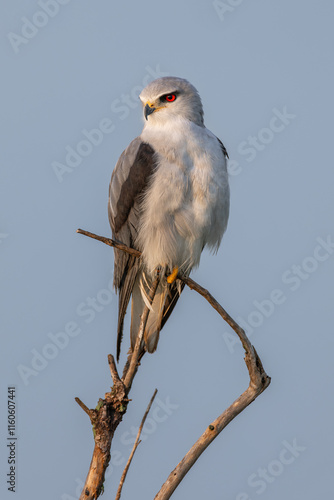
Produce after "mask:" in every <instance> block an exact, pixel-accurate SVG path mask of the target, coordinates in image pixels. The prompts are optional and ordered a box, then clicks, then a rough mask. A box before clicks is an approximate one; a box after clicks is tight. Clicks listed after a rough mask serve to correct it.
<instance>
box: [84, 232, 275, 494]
mask: <svg viewBox="0 0 334 500" xmlns="http://www.w3.org/2000/svg"><path fill="white" fill-rule="evenodd" d="M77 232H78V233H80V234H83V235H85V236H88V237H90V238H93V239H96V240H99V241H102V242H103V243H105V244H106V245H108V246H112V247H115V248H118V249H119V250H122V251H124V252H126V253H128V254H130V255H133V256H135V257H137V258H140V256H141V253H140V252H139V251H138V250H135V249H133V248H129V247H127V246H126V245H124V244H123V243H121V242H119V241H116V240H113V239H110V238H105V237H104V236H98V235H96V234H94V233H90V232H88V231H84V230H83V229H78V230H77ZM177 279H179V280H181V281H183V282H184V283H185V284H186V285H187V286H188V287H189V288H190V289H191V290H195V291H196V292H197V293H199V294H200V295H202V297H204V298H205V299H206V300H207V301H208V302H209V304H211V306H212V307H213V308H214V309H215V310H216V311H217V312H218V314H219V315H220V316H221V317H222V318H223V319H224V321H226V322H227V323H228V324H229V325H230V327H231V328H232V329H233V330H234V331H235V333H236V334H237V335H238V337H239V339H240V341H241V343H242V346H243V348H244V350H245V358H244V359H245V363H246V366H247V369H248V373H249V379H250V381H249V386H248V387H247V389H246V390H245V391H244V392H243V393H242V394H241V395H240V396H239V397H238V398H237V399H236V400H235V401H234V402H233V403H232V404H231V405H230V406H229V407H228V408H227V409H226V410H224V411H223V413H222V414H221V415H219V416H218V417H217V418H216V419H215V420H214V421H213V422H211V424H210V425H208V427H207V428H206V429H205V431H204V432H203V433H202V435H201V436H200V437H199V438H198V439H197V441H196V442H195V443H194V445H193V446H192V447H191V448H190V450H189V451H188V453H187V454H186V455H185V456H184V457H183V459H182V460H181V461H180V462H179V464H178V465H177V466H176V467H175V469H174V470H173V471H172V472H171V473H170V475H169V476H168V478H167V480H166V481H165V483H164V484H163V485H162V487H161V489H160V491H159V492H158V493H157V495H156V496H155V500H167V499H169V498H170V497H171V495H172V494H173V492H174V491H175V489H176V488H177V486H178V485H179V484H180V482H181V481H182V479H183V478H184V476H185V475H186V474H187V472H188V471H189V470H190V468H191V467H192V466H193V465H194V463H195V462H196V461H197V460H198V458H199V457H200V455H201V454H202V453H203V451H204V450H205V449H206V448H207V447H208V446H209V445H210V444H211V442H212V441H213V440H214V439H215V438H216V437H217V436H218V434H220V432H221V431H222V430H223V429H224V428H225V427H226V426H227V425H228V424H229V423H230V422H231V421H232V420H233V419H234V418H235V417H236V416H237V415H239V413H241V412H242V411H243V410H244V409H245V408H246V407H247V406H248V405H249V404H250V403H252V401H254V400H255V399H256V398H257V397H258V396H259V395H260V394H261V393H262V392H263V391H264V390H265V389H266V388H267V387H268V386H269V384H270V377H269V376H268V375H267V374H266V372H265V370H264V368H263V365H262V362H261V360H260V358H259V356H258V354H257V352H256V350H255V347H254V346H253V345H252V344H251V342H250V341H249V339H248V337H247V335H246V333H245V332H244V330H243V329H242V328H241V327H240V326H239V325H238V324H237V323H236V322H235V321H234V319H233V318H232V317H231V316H230V315H229V314H228V313H227V312H226V311H225V309H224V308H223V307H222V306H221V305H220V304H219V303H218V302H217V301H216V299H215V298H214V297H213V296H212V295H211V294H210V292H209V291H208V290H206V289H205V288H203V287H202V286H200V285H199V284H198V283H196V282H195V281H194V280H192V279H191V278H189V277H186V276H183V275H180V274H178V275H177ZM158 284H159V271H157V275H156V279H155V281H154V285H153V287H152V289H151V294H150V297H149V301H150V304H152V302H153V299H154V295H155V293H156V290H157V287H158ZM148 314H149V308H148V307H147V306H146V307H145V309H144V312H143V314H142V319H141V323H140V327H139V332H138V336H137V340H136V344H135V347H134V349H133V352H130V353H129V356H128V360H127V362H126V364H125V367H124V370H123V375H122V377H121V378H120V376H119V374H118V371H117V367H116V364H115V360H114V357H113V356H112V355H111V354H109V356H108V363H109V369H110V373H111V377H112V380H113V387H112V388H111V392H108V393H106V394H105V399H104V400H102V399H100V400H99V403H98V406H97V407H96V408H95V409H93V410H90V409H89V408H88V407H87V406H86V405H85V404H84V403H83V402H82V401H81V400H80V399H79V398H75V400H76V402H77V403H78V405H79V406H80V407H81V408H82V409H83V411H84V412H85V413H87V415H88V416H89V418H90V421H91V423H92V425H93V431H94V440H95V447H94V452H93V458H92V461H91V464H90V468H89V472H88V475H87V478H86V482H85V486H84V488H83V491H82V493H81V495H80V499H79V500H95V499H97V498H98V497H99V496H100V494H101V493H102V491H103V483H104V478H105V471H106V469H107V467H108V464H109V460H110V447H111V442H112V439H113V436H114V432H115V430H116V428H117V427H118V425H119V424H120V423H121V421H122V418H123V415H124V414H125V412H126V410H127V405H128V402H129V401H130V400H129V399H128V394H129V392H130V389H131V386H132V382H133V379H134V377H135V375H136V372H137V370H138V366H139V364H140V359H141V357H142V355H143V351H142V340H143V336H144V331H145V326H146V322H147V318H148ZM155 394H156V391H155V393H154V395H153V396H152V398H151V401H150V403H149V406H148V408H147V410H146V412H145V415H144V417H143V420H142V423H141V425H140V428H139V431H138V435H137V438H136V441H135V444H134V447H133V449H132V452H131V455H130V457H129V460H128V463H127V465H126V467H125V469H124V472H123V475H122V478H121V481H120V484H119V487H118V491H117V495H116V500H119V498H120V496H121V491H122V487H123V484H124V480H125V477H126V474H127V472H128V468H129V466H130V463H131V460H132V458H133V455H134V453H135V451H136V449H137V447H138V445H139V443H140V441H139V439H140V433H141V429H142V427H143V425H144V422H145V419H146V417H147V414H148V412H149V410H150V407H151V405H152V403H153V400H154V397H155Z"/></svg>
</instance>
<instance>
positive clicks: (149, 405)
mask: <svg viewBox="0 0 334 500" xmlns="http://www.w3.org/2000/svg"><path fill="white" fill-rule="evenodd" d="M157 392H158V389H155V391H154V393H153V396H152V397H151V400H150V402H149V404H148V407H147V408H146V411H145V414H144V416H143V419H142V421H141V424H140V427H139V429H138V433H137V437H136V440H135V442H134V445H133V448H132V450H131V453H130V456H129V459H128V461H127V464H126V466H125V468H124V471H123V474H122V477H121V480H120V483H119V486H118V490H117V494H116V498H115V500H119V499H120V498H121V493H122V488H123V484H124V481H125V478H126V475H127V473H128V470H129V467H130V464H131V462H132V458H133V455H134V454H135V451H136V449H137V447H138V445H139V444H140V442H141V441H139V439H140V435H141V431H142V429H143V427H144V424H145V420H146V417H147V415H148V413H149V411H150V409H151V406H152V403H153V401H154V398H155V396H156V395H157Z"/></svg>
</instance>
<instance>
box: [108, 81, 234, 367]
mask: <svg viewBox="0 0 334 500" xmlns="http://www.w3.org/2000/svg"><path fill="white" fill-rule="evenodd" d="M139 98H140V101H141V103H142V108H143V118H144V127H143V130H142V132H141V134H140V135H139V136H138V137H136V138H135V139H133V140H132V142H130V144H129V145H128V147H127V148H126V149H125V150H124V151H123V153H122V154H121V156H120V157H119V159H118V161H117V163H116V166H115V168H114V170H113V172H112V176H111V181H110V185H109V201H108V216H109V222H110V226H111V230H112V236H113V238H114V239H115V240H116V241H119V242H122V243H124V244H125V245H127V246H129V247H131V248H134V249H137V250H139V251H140V252H141V257H140V258H136V257H135V256H133V255H129V254H127V253H125V252H123V251H121V250H119V249H117V248H114V287H115V290H116V292H117V293H118V294H119V301H118V325H117V360H119V356H120V348H121V342H122V337H123V326H124V318H125V314H126V311H127V308H128V305H129V302H130V299H131V326H130V340H131V346H130V353H131V352H132V351H133V349H134V345H135V342H136V338H137V335H138V330H139V326H140V321H141V317H142V314H143V311H144V309H145V306H147V307H149V315H148V320H147V324H146V328H145V332H144V337H143V341H142V346H141V352H142V353H143V352H145V351H147V352H149V353H152V352H154V351H155V350H156V348H157V344H158V340H159V335H160V331H161V329H162V327H163V326H164V324H165V323H166V321H167V319H168V318H169V316H170V314H171V313H172V311H173V309H174V307H175V305H176V303H177V301H178V299H179V297H180V294H181V292H182V290H183V287H184V283H183V282H181V281H180V280H179V279H177V276H178V274H179V273H182V274H183V275H184V276H189V274H190V272H191V271H192V269H194V268H196V267H197V266H198V265H199V262H200V257H201V253H202V251H203V249H204V247H208V248H209V249H210V250H211V251H213V252H217V250H218V248H219V246H220V243H221V240H222V237H223V234H224V232H225V230H226V227H227V222H228V217H229V206H230V190H229V182H228V172H227V161H228V153H227V151H226V148H225V146H224V145H223V143H222V142H221V140H220V139H218V138H217V137H216V136H215V135H214V134H213V133H212V132H211V131H210V130H208V129H207V128H206V127H205V125H204V112H203V106H202V101H201V98H200V95H199V93H198V91H197V90H196V88H195V87H194V86H193V85H192V84H191V83H190V82H189V81H188V80H186V79H184V78H179V77H172V76H164V77H161V78H158V79H156V80H153V81H152V82H150V83H149V84H148V85H147V86H146V87H145V88H144V89H143V90H142V91H141V93H140V95H139ZM218 104H219V103H218ZM218 104H217V105H218ZM157 269H159V270H160V273H159V276H160V278H159V279H160V281H159V284H158V288H157V291H156V294H155V296H154V300H153V303H152V304H150V302H149V301H148V296H149V292H150V290H151V287H152V283H153V281H154V278H155V276H156V274H155V273H156V270H157Z"/></svg>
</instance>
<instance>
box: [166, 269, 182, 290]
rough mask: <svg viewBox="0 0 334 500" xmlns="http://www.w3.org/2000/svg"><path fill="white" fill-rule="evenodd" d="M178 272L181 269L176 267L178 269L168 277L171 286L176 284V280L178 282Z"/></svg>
mask: <svg viewBox="0 0 334 500" xmlns="http://www.w3.org/2000/svg"><path fill="white" fill-rule="evenodd" d="M178 272H179V268H178V267H177V266H176V267H174V269H173V271H172V273H171V274H170V275H169V276H167V283H169V284H170V285H171V284H172V283H174V281H175V280H176V278H177V274H178Z"/></svg>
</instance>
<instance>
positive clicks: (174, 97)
mask: <svg viewBox="0 0 334 500" xmlns="http://www.w3.org/2000/svg"><path fill="white" fill-rule="evenodd" d="M165 98H166V101H168V102H173V101H175V99H176V95H175V94H168V95H166V97H165Z"/></svg>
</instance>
